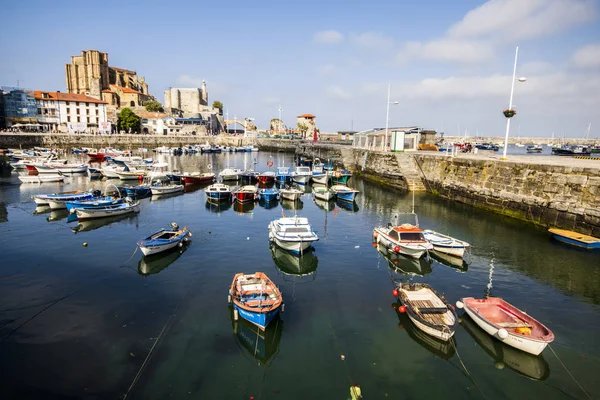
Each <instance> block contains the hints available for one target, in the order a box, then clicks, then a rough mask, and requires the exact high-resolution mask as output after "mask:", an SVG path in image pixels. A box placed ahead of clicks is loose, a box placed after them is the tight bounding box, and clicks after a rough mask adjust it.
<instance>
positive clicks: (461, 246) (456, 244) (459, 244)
mask: <svg viewBox="0 0 600 400" xmlns="http://www.w3.org/2000/svg"><path fill="white" fill-rule="evenodd" d="M423 235H424V236H425V239H426V240H427V241H428V242H429V243H431V244H432V245H433V250H434V251H436V252H438V253H444V254H449V255H451V256H454V257H459V258H463V257H464V255H465V251H468V250H469V249H470V247H471V245H470V244H469V243H467V242H464V241H462V240H458V239H455V238H453V237H450V236H446V235H443V234H441V233H438V232H435V231H432V230H429V229H425V230H424V231H423Z"/></svg>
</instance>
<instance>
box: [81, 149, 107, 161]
mask: <svg viewBox="0 0 600 400" xmlns="http://www.w3.org/2000/svg"><path fill="white" fill-rule="evenodd" d="M86 154H87V156H88V157H89V158H90V161H102V160H104V159H105V158H106V155H105V154H104V152H101V151H88V152H87V153H86Z"/></svg>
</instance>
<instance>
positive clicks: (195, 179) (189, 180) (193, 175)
mask: <svg viewBox="0 0 600 400" xmlns="http://www.w3.org/2000/svg"><path fill="white" fill-rule="evenodd" d="M181 179H183V182H184V183H185V184H186V185H194V184H198V183H206V182H214V180H215V174H213V173H212V172H203V173H201V172H184V173H183V174H182V175H181Z"/></svg>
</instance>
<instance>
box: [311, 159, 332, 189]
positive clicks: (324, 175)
mask: <svg viewBox="0 0 600 400" xmlns="http://www.w3.org/2000/svg"><path fill="white" fill-rule="evenodd" d="M332 178H333V173H331V172H330V171H325V170H324V168H323V164H321V162H320V161H318V159H315V161H314V163H313V167H312V181H313V183H317V184H319V185H329V183H330V182H331V180H332Z"/></svg>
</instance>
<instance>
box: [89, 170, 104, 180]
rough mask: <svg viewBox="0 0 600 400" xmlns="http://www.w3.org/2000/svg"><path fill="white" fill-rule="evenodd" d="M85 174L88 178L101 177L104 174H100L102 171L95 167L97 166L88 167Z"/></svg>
mask: <svg viewBox="0 0 600 400" xmlns="http://www.w3.org/2000/svg"><path fill="white" fill-rule="evenodd" d="M87 176H88V178H90V179H102V177H103V176H104V175H102V171H101V170H100V169H97V168H88V169H87Z"/></svg>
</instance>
